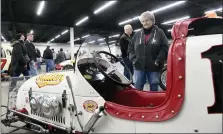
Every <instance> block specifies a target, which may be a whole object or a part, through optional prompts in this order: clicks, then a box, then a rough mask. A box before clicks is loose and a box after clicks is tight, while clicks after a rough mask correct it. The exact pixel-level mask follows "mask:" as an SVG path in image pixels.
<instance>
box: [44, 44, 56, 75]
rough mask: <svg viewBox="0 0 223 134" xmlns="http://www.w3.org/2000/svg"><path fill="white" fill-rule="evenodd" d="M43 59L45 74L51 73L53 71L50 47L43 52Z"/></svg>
mask: <svg viewBox="0 0 223 134" xmlns="http://www.w3.org/2000/svg"><path fill="white" fill-rule="evenodd" d="M43 58H44V60H45V62H46V72H49V71H53V70H54V61H53V52H52V50H51V49H50V46H47V48H46V49H45V50H44V52H43Z"/></svg>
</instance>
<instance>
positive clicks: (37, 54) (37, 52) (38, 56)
mask: <svg viewBox="0 0 223 134" xmlns="http://www.w3.org/2000/svg"><path fill="white" fill-rule="evenodd" d="M36 56H37V58H40V57H41V53H40V50H39V49H36Z"/></svg>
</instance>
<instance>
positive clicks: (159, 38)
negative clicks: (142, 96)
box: [128, 11, 168, 91]
mask: <svg viewBox="0 0 223 134" xmlns="http://www.w3.org/2000/svg"><path fill="white" fill-rule="evenodd" d="M139 20H140V22H141V24H142V26H143V27H142V29H141V30H140V31H138V32H136V33H135V35H134V36H133V38H132V43H131V45H130V46H129V49H128V50H129V59H130V60H131V61H132V63H133V65H134V75H135V87H136V88H137V89H139V90H143V88H144V85H145V83H146V81H147V79H148V81H149V84H150V91H158V85H159V74H160V70H161V69H162V67H163V64H164V61H165V60H166V58H167V52H168V39H167V37H166V35H165V33H164V32H163V30H162V29H160V28H159V27H158V26H156V25H155V17H154V15H153V13H151V12H149V11H146V12H144V13H142V14H141V15H140V17H139Z"/></svg>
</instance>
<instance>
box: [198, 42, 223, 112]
mask: <svg viewBox="0 0 223 134" xmlns="http://www.w3.org/2000/svg"><path fill="white" fill-rule="evenodd" d="M201 57H202V58H203V59H205V58H206V59H209V60H210V64H211V72H212V78H213V89H214V96H215V102H213V105H212V106H209V107H208V113H209V114H216V113H223V98H222V95H223V90H222V89H223V84H222V81H223V77H222V74H223V45H217V46H212V47H211V48H210V49H209V50H207V51H205V52H203V53H201Z"/></svg>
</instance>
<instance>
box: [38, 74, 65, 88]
mask: <svg viewBox="0 0 223 134" xmlns="http://www.w3.org/2000/svg"><path fill="white" fill-rule="evenodd" d="M63 80H64V74H44V75H41V76H39V77H37V78H36V84H37V85H38V86H39V88H41V87H44V86H47V85H58V84H60V83H61V82H62V81H63Z"/></svg>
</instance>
